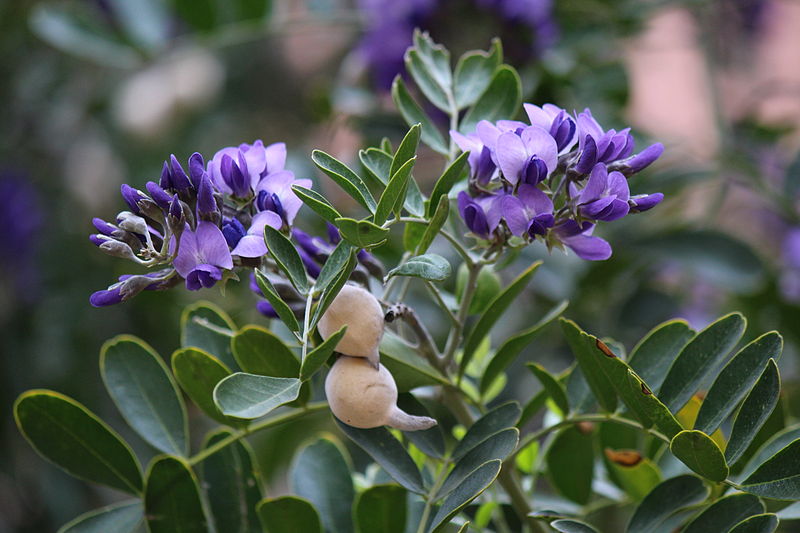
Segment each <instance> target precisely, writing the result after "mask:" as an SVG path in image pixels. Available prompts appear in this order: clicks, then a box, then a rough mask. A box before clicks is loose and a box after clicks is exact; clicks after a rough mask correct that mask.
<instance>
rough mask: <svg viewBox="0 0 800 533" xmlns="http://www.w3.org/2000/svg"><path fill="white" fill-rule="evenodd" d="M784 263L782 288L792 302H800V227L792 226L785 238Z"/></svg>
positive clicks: (781, 277) (781, 279) (784, 294)
mask: <svg viewBox="0 0 800 533" xmlns="http://www.w3.org/2000/svg"><path fill="white" fill-rule="evenodd" d="M783 265H784V269H783V271H782V272H781V276H780V290H781V293H782V294H783V297H784V298H786V300H788V301H790V302H792V303H800V227H794V228H791V229H790V230H789V231H787V232H786V235H785V236H784V238H783Z"/></svg>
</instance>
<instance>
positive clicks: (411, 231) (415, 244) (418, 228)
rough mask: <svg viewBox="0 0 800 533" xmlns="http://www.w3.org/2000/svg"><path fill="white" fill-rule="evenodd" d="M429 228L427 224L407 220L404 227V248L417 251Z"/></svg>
mask: <svg viewBox="0 0 800 533" xmlns="http://www.w3.org/2000/svg"><path fill="white" fill-rule="evenodd" d="M427 229H428V226H427V224H422V223H419V222H406V223H405V227H404V228H403V249H404V250H405V251H407V252H411V253H416V250H417V248H419V247H420V246H419V245H420V243H421V242H422V237H423V235H425V231H426V230H427Z"/></svg>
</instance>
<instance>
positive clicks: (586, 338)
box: [560, 317, 617, 413]
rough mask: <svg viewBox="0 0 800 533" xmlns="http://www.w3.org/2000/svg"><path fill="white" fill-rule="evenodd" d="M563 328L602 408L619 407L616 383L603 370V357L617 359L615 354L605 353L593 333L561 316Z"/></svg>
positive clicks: (611, 408)
mask: <svg viewBox="0 0 800 533" xmlns="http://www.w3.org/2000/svg"><path fill="white" fill-rule="evenodd" d="M560 320H561V328H562V329H563V331H564V336H565V337H566V338H567V343H568V344H569V347H570V349H571V350H572V354H573V355H574V356H575V359H577V360H578V366H580V368H581V370H582V371H583V372H582V373H583V376H584V378H585V379H586V382H587V383H588V384H589V388H590V389H591V390H592V393H593V394H594V397H595V398H597V401H598V402H599V403H600V405H601V406H602V408H603V409H604V410H606V411H608V412H609V413H613V412H614V411H615V410H616V409H617V393H616V390H615V387H614V384H613V383H612V382H611V379H610V378H609V376H608V375H607V373H606V372H605V371H604V370H603V367H602V364H603V360H602V359H603V358H604V357H605V358H613V359H617V357H616V356H614V355H613V354H612V355H610V356H606V355H604V354H603V353H602V352H601V351H600V350H599V349H598V342H599V341H598V340H597V338H596V337H594V336H593V335H589V334H588V333H586V332H584V331H583V330H582V329H581V328H580V327H579V326H578V325H577V324H576V323H575V322H573V321H572V320H567V319H566V318H563V317H562V318H561V319H560Z"/></svg>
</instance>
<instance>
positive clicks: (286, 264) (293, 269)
mask: <svg viewBox="0 0 800 533" xmlns="http://www.w3.org/2000/svg"><path fill="white" fill-rule="evenodd" d="M264 242H266V243H267V248H268V249H269V253H270V254H271V255H272V258H273V259H274V260H275V263H277V265H278V267H279V268H280V269H281V270H282V271H283V272H284V273H285V274H286V276H287V277H288V278H289V281H291V282H292V285H294V288H295V289H297V290H298V291H299V292H300V293H301V294H305V293H307V292H308V276H307V275H306V269H305V267H304V266H303V260H302V259H300V254H299V253H297V250H296V249H295V247H294V244H292V241H290V240H289V239H288V238H287V237H286V236H285V235H284V234H283V233H281V232H280V231H278V230H276V229H275V228H273V227H271V226H264Z"/></svg>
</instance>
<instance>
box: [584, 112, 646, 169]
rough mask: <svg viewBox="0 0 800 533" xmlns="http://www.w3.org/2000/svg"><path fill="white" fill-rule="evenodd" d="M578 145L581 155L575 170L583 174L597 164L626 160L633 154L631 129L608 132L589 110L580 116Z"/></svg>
mask: <svg viewBox="0 0 800 533" xmlns="http://www.w3.org/2000/svg"><path fill="white" fill-rule="evenodd" d="M578 143H579V144H578V145H579V148H580V151H581V155H580V159H579V160H578V163H577V164H576V166H575V170H576V171H577V172H579V173H581V174H586V173H587V172H589V170H591V169H592V168H593V167H594V166H595V164H597V163H611V162H613V161H617V160H618V159H625V158H626V157H628V156H629V155H631V153H632V152H633V136H632V135H631V134H630V128H625V129H624V130H622V131H619V132H617V130H613V129H611V130H608V131H606V130H604V129H603V128H602V126H600V124H599V123H598V122H597V121H596V120H595V119H594V117H593V116H592V112H591V111H589V110H588V109H585V110H584V111H583V113H580V114H578Z"/></svg>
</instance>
